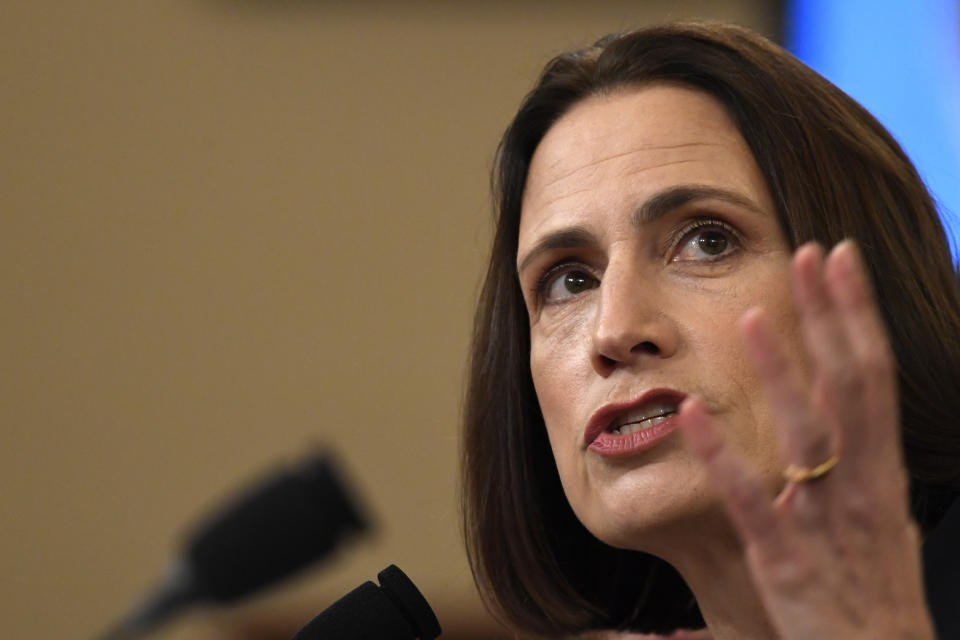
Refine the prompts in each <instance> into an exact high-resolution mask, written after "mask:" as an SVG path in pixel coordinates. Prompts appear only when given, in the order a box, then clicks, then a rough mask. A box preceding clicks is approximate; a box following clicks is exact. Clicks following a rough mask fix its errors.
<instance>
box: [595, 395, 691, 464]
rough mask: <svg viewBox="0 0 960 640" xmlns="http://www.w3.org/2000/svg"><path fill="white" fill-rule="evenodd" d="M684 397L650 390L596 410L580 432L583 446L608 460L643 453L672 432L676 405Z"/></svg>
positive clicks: (676, 422)
mask: <svg viewBox="0 0 960 640" xmlns="http://www.w3.org/2000/svg"><path fill="white" fill-rule="evenodd" d="M685 397H686V394H683V393H680V392H679V391H674V390H672V389H651V390H650V391H647V392H646V393H644V394H643V395H641V396H640V397H639V398H637V399H636V400H632V401H630V402H623V403H615V404H608V405H604V406H602V407H600V409H598V410H597V411H596V413H594V414H593V416H592V417H591V418H590V421H589V422H588V423H587V428H586V430H585V431H584V437H583V439H584V444H585V445H586V446H587V447H588V448H590V449H591V450H592V451H594V452H596V453H598V454H600V455H602V456H606V457H610V458H621V457H625V456H631V455H634V454H636V453H639V452H641V451H646V450H648V449H650V448H651V447H653V446H655V445H656V444H657V443H659V442H660V441H661V440H663V439H664V438H666V437H667V436H668V435H670V434H671V433H673V432H674V431H675V430H676V428H677V427H678V426H679V422H678V421H677V420H676V416H677V413H678V412H679V410H680V403H681V402H683V399H684V398H685Z"/></svg>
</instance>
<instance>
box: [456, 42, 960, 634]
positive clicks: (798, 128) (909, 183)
mask: <svg viewBox="0 0 960 640" xmlns="http://www.w3.org/2000/svg"><path fill="white" fill-rule="evenodd" d="M657 82H669V83H674V84H682V85H684V86H687V87H690V88H694V89H698V90H700V91H703V92H706V93H707V94H709V95H711V96H712V97H713V98H715V99H716V100H718V101H719V102H720V103H721V104H722V105H724V107H725V108H726V109H727V111H728V112H729V114H730V116H731V117H732V118H733V120H734V122H735V123H736V125H737V127H738V129H739V130H740V133H741V134H742V135H743V137H744V139H745V140H746V142H747V144H748V145H749V147H750V149H751V150H752V152H753V154H754V156H755V158H756V160H757V164H758V165H759V167H760V170H761V172H762V174H763V176H764V178H765V180H766V185H767V188H768V189H769V190H770V193H771V195H772V197H773V201H774V203H775V205H776V213H777V216H778V218H779V222H780V225H781V226H782V228H783V230H784V232H785V235H786V237H787V238H788V241H789V242H790V243H791V245H792V246H793V247H796V246H798V245H800V244H802V243H804V242H806V241H808V240H818V241H820V242H821V243H823V244H824V245H826V246H832V245H833V244H835V243H836V242H838V241H840V240H841V239H843V238H855V239H856V240H857V241H858V242H859V244H860V247H861V249H862V251H863V253H864V255H865V258H866V262H867V264H868V265H869V268H870V271H871V276H872V279H873V283H874V286H875V287H876V290H877V294H878V299H879V300H880V303H881V306H882V312H883V316H884V319H885V321H886V324H887V328H888V330H889V333H890V338H891V341H892V343H893V349H894V352H895V354H896V357H897V362H898V365H899V384H900V393H901V398H900V402H901V409H902V417H903V423H902V437H903V447H904V451H905V456H906V462H907V467H908V470H909V475H910V480H911V503H912V509H913V515H914V517H915V518H916V519H917V521H918V523H919V524H920V526H921V529H922V530H924V531H928V530H929V529H931V528H932V527H933V526H935V525H936V523H937V522H938V521H939V519H940V518H941V516H942V515H943V512H944V511H945V510H946V508H947V506H948V505H949V504H950V501H951V500H952V499H953V497H954V496H955V495H956V493H957V492H958V490H960V393H958V392H957V389H956V387H957V383H958V381H960V297H958V286H957V280H956V274H955V270H954V265H953V263H952V261H951V258H950V252H949V247H948V244H947V240H946V237H945V234H944V231H943V227H942V225H941V223H940V219H939V217H938V215H937V210H936V207H935V205H934V202H933V201H932V199H931V197H930V195H929V193H928V192H927V190H926V188H925V187H924V185H923V182H922V181H921V179H920V178H919V176H918V175H917V172H916V170H915V169H914V168H913V166H912V165H911V163H910V161H909V159H908V158H907V156H906V155H905V154H904V153H903V151H902V150H901V148H900V146H899V145H898V144H897V142H896V141H895V140H894V139H893V138H892V137H891V136H890V134H889V133H888V132H887V131H886V130H885V129H884V128H883V127H882V126H881V125H880V124H879V123H878V122H877V120H876V119H875V118H873V116H871V115H870V114H869V113H868V112H867V111H866V110H864V109H863V108H862V107H861V106H860V105H859V104H857V103H856V102H855V101H853V100H852V99H851V98H850V97H848V96H847V95H846V94H844V93H843V92H842V91H840V90H839V89H837V88H836V87H834V86H833V85H832V84H830V83H829V82H827V81H826V80H825V79H823V78H822V77H820V76H819V75H817V74H816V73H814V72H813V71H811V70H810V69H809V68H807V67H806V66H804V65H803V64H802V63H800V62H799V61H797V60H796V59H795V58H793V57H792V56H790V55H789V54H788V53H786V52H785V51H784V50H782V49H781V48H779V47H778V46H776V45H774V44H772V43H771V42H769V41H767V40H765V39H764V38H762V37H760V36H758V35H755V34H753V33H751V32H749V31H747V30H744V29H741V28H737V27H731V26H717V25H710V26H708V25H695V24H672V25H665V26H658V27H652V28H647V29H642V30H639V31H634V32H631V33H627V34H623V35H616V36H609V37H607V38H604V39H603V40H601V41H599V42H598V43H597V44H596V45H594V46H593V47H590V48H588V49H584V50H581V51H576V52H573V53H567V54H563V55H560V56H558V57H556V58H554V59H553V60H552V61H551V62H550V63H549V64H548V65H547V67H546V69H545V70H544V72H543V74H542V75H541V77H540V79H539V81H538V82H537V84H536V86H535V88H534V89H533V91H531V92H530V94H528V95H527V97H526V98H525V99H524V101H523V103H522V104H521V106H520V110H519V112H518V113H517V115H516V117H515V118H514V120H513V122H512V123H511V124H510V126H509V128H508V129H507V131H506V133H505V134H504V136H503V139H502V141H501V142H500V146H499V148H498V153H497V159H496V166H495V169H494V175H493V191H494V197H495V206H496V213H497V221H496V233H495V239H494V243H493V250H492V254H491V258H490V264H489V269H488V271H487V275H486V280H485V283H484V285H483V289H482V293H481V296H480V301H479V306H478V309H477V314H476V318H475V329H474V339H473V351H472V359H471V364H470V366H471V368H470V377H469V382H468V387H467V392H466V398H465V408H464V439H463V445H462V446H463V449H462V455H463V472H464V479H463V518H464V533H465V537H466V543H467V550H468V554H469V557H470V562H471V566H472V568H473V572H474V577H475V579H476V581H477V584H478V586H479V587H480V590H481V593H482V594H483V596H484V597H485V599H486V601H487V603H488V605H490V606H491V607H492V608H493V609H494V610H495V611H496V612H498V613H499V614H500V615H501V616H502V617H504V618H505V619H506V620H507V621H509V622H512V623H513V624H515V625H516V626H518V627H519V628H521V629H524V630H528V631H533V632H537V633H544V634H558V633H561V634H562V633H575V632H579V631H583V630H586V629H593V628H620V629H633V630H638V631H654V632H667V631H670V630H672V629H674V628H678V627H696V626H702V624H703V621H702V618H701V617H700V614H699V611H698V609H697V606H696V603H695V601H694V599H693V596H692V594H691V593H690V591H689V589H688V588H687V587H686V585H685V584H684V582H683V580H682V579H681V578H680V577H679V575H678V574H677V573H676V572H675V571H674V570H673V568H672V567H670V566H669V565H667V564H666V563H665V562H663V561H661V560H659V559H658V558H655V557H653V556H650V555H647V554H643V553H638V552H634V551H625V550H620V549H614V548H612V547H609V546H607V545H605V544H603V543H601V542H600V541H598V540H597V539H595V538H594V537H593V536H592V535H591V534H590V533H589V532H587V530H586V529H585V528H584V527H583V525H581V524H580V522H579V521H578V520H577V519H576V517H575V516H574V514H573V512H572V510H571V508H570V506H569V505H568V503H567V501H566V498H565V497H564V494H563V490H562V487H561V486H560V480H559V477H558V475H557V470H556V466H555V464H554V460H553V456H552V454H551V450H550V446H549V443H548V441H547V437H546V429H545V427H544V424H543V418H542V416H541V413H540V408H539V406H538V404H537V399H536V394H535V392H534V388H533V383H532V380H531V377H530V362H529V352H530V341H529V323H528V318H527V313H526V309H525V307H524V303H523V297H522V295H521V290H520V287H519V284H518V281H517V273H516V254H517V234H518V229H519V223H520V212H521V211H520V209H521V198H522V196H523V190H524V185H525V182H526V177H527V171H528V169H529V165H530V160H531V157H532V156H533V153H534V150H535V149H536V147H537V145H538V144H539V143H540V140H541V139H542V138H543V136H544V135H545V134H546V132H547V130H548V129H549V128H550V127H551V126H552V125H553V123H554V122H556V121H557V119H558V118H560V117H561V116H562V115H563V114H564V113H566V112H567V111H568V110H569V109H570V108H571V107H572V106H573V105H574V104H576V103H577V102H579V101H581V100H583V99H584V98H586V97H588V96H591V95H595V94H599V93H605V92H610V91H613V90H615V89H618V88H623V87H639V86H642V85H645V84H650V83H657Z"/></svg>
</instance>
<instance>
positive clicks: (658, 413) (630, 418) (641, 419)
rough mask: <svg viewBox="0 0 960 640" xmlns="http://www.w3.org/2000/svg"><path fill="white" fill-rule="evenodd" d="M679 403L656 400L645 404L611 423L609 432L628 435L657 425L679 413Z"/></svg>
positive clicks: (608, 428)
mask: <svg viewBox="0 0 960 640" xmlns="http://www.w3.org/2000/svg"><path fill="white" fill-rule="evenodd" d="M677 410H678V404H677V403H673V402H654V403H650V404H644V405H642V406H640V407H636V408H635V409H631V410H630V411H627V412H626V413H623V414H621V415H619V416H617V417H616V418H614V420H613V421H612V422H611V423H610V426H609V427H607V432H608V433H612V434H614V435H618V436H626V435H630V434H631V433H636V432H637V431H644V430H646V429H650V428H651V427H655V426H657V425H658V424H660V423H661V422H664V421H666V420H669V419H670V418H672V417H673V416H675V415H676V414H677Z"/></svg>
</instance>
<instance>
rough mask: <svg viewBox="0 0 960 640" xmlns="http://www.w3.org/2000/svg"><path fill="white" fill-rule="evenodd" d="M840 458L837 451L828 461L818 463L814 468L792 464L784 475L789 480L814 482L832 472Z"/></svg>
mask: <svg viewBox="0 0 960 640" xmlns="http://www.w3.org/2000/svg"><path fill="white" fill-rule="evenodd" d="M838 460H840V456H839V454H836V453H835V454H833V455H832V456H830V458H828V459H827V461H826V462H824V463H822V464H818V465H817V466H815V467H813V468H812V469H811V468H810V467H801V466H800V465H797V464H791V465H788V466H787V468H786V469H785V470H784V472H783V477H784V479H785V480H786V481H787V482H796V483H801V482H812V481H814V480H817V479H818V478H822V477H823V476H825V475H827V474H828V473H830V470H831V469H833V468H834V467H835V466H837V461H838Z"/></svg>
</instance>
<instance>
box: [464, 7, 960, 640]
mask: <svg viewBox="0 0 960 640" xmlns="http://www.w3.org/2000/svg"><path fill="white" fill-rule="evenodd" d="M494 188H495V195H496V202H497V208H498V219H497V228H496V235H495V240H494V246H493V252H492V257H491V262H490V266H489V270H488V273H487V277H486V281H485V284H484V288H483V292H482V295H481V300H480V304H479V309H478V312H477V318H476V328H475V336H474V347H473V355H472V365H471V375H470V380H469V386H468V390H467V398H466V408H465V437H464V449H463V456H464V461H463V463H464V470H465V471H464V473H465V479H464V522H465V535H466V539H467V546H468V552H469V555H470V559H471V563H472V567H473V570H474V575H475V577H476V580H477V582H478V585H479V586H480V589H481V592H482V594H483V595H484V596H485V598H486V599H487V601H488V603H489V604H490V605H491V606H492V607H493V608H494V609H495V610H496V611H498V612H499V613H500V614H501V615H502V616H503V617H504V618H505V619H506V620H507V621H508V622H510V623H512V624H513V625H515V626H516V627H517V628H518V629H521V630H526V631H531V632H535V633H540V634H544V635H554V636H556V635H568V634H576V633H580V632H584V631H587V630H596V629H620V630H624V631H637V632H646V633H650V632H653V633H670V632H673V631H675V630H677V629H696V628H701V627H703V626H704V624H706V627H707V629H708V631H707V632H705V633H709V634H710V636H711V637H713V638H716V639H720V638H772V637H781V638H818V639H820V638H841V637H842V638H847V637H869V638H886V637H890V638H914V637H916V638H932V637H934V630H933V623H932V621H931V617H930V614H929V609H930V608H932V609H933V611H934V614H935V616H936V624H937V631H938V633H940V634H941V637H944V638H946V637H960V627H954V626H951V625H955V624H957V621H956V615H957V614H956V613H955V612H954V611H953V610H954V609H955V606H950V605H951V604H955V602H956V591H952V590H951V584H952V585H954V587H956V586H957V584H958V583H957V582H956V579H955V576H956V573H953V572H956V571H957V569H956V567H957V562H956V554H954V553H952V550H951V543H950V541H949V538H950V537H951V534H950V531H951V527H957V526H958V525H957V524H956V523H955V522H954V521H956V520H958V519H960V514H958V511H960V507H954V508H953V509H952V511H951V510H950V509H951V505H952V503H953V501H954V497H955V496H956V494H957V493H958V490H960V419H958V417H960V395H958V394H957V393H955V386H956V381H957V380H958V379H960V339H958V336H960V299H958V291H957V281H956V276H955V273H954V271H953V266H952V263H951V259H950V255H949V250H948V246H947V242H946V239H945V235H944V232H943V229H942V227H941V224H940V222H939V218H938V216H937V212H936V208H935V206H934V204H933V202H932V200H931V198H930V196H929V194H928V193H927V191H926V190H925V188H924V187H923V184H922V182H921V180H920V179H919V177H918V176H917V174H916V171H915V170H914V169H913V167H912V166H911V164H910V162H909V160H908V159H907V158H906V156H905V155H904V154H903V152H902V151H901V150H900V148H899V146H898V145H897V143H896V142H895V141H894V140H893V139H892V138H891V136H890V135H889V134H888V133H887V132H886V131H885V130H884V129H883V128H882V126H881V125H879V124H878V123H877V121H876V120H875V119H874V118H873V117H872V116H870V114H868V113H867V112H866V111H865V110H863V109H862V108H861V107H860V106H859V105H857V104H856V103H855V102H854V101H853V100H851V99H850V98H849V97H847V96H846V95H845V94H843V93H842V92H841V91H839V90H838V89H836V88H835V87H833V86H832V85H830V84H829V83H828V82H827V81H826V80H824V79H823V78H821V77H819V76H818V75H817V74H815V73H814V72H812V71H811V70H809V69H808V68H806V67H805V66H803V65H802V64H801V63H799V62H798V61H796V60H795V59H793V58H792V57H791V56H790V55H789V54H787V53H785V52H784V51H783V50H781V49H780V48H778V47H776V46H775V45H773V44H771V43H769V42H768V41H766V40H764V39H762V38H760V37H758V36H756V35H754V34H752V33H749V32H747V31H745V30H742V29H739V28H734V27H724V26H703V25H668V26H663V27H655V28H650V29H645V30H641V31H637V32H634V33H629V34H626V35H621V36H614V37H610V38H606V39H604V40H602V41H600V42H599V43H598V44H597V45H595V46H594V47H591V48H589V49H586V50H583V51H579V52H575V53H570V54H565V55H562V56H559V57H558V58H556V59H554V60H553V61H552V62H551V63H550V64H549V65H548V66H547V68H546V70H545V71H544V73H543V75H542V76H541V78H540V80H539V82H538V83H537V85H536V87H535V88H534V90H533V91H532V92H531V93H530V94H529V95H528V96H527V97H526V99H525V100H524V102H523V104H522V105H521V108H520V110H519V112H518V114H517V115H516V117H515V118H514V120H513V122H512V124H511V125H510V127H509V128H508V130H507V132H506V134H505V135H504V138H503V140H502V141H501V144H500V147H499V152H498V158H497V166H496V168H495V173H494ZM845 239H852V240H845ZM864 265H866V267H864ZM874 292H875V293H874ZM874 300H877V301H879V307H878V306H877V305H876V304H875V302H874ZM953 530H956V529H953ZM924 538H926V543H925V549H924V553H925V554H927V555H931V556H933V555H935V556H936V557H938V558H940V560H939V561H938V562H937V563H935V564H934V563H928V566H927V568H926V575H925V576H924V574H923V572H922V571H921V565H920V549H921V541H922V540H923V539H924ZM924 578H926V584H927V590H928V591H929V593H927V595H926V599H925V595H924ZM951 616H953V618H951ZM949 634H958V635H949Z"/></svg>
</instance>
